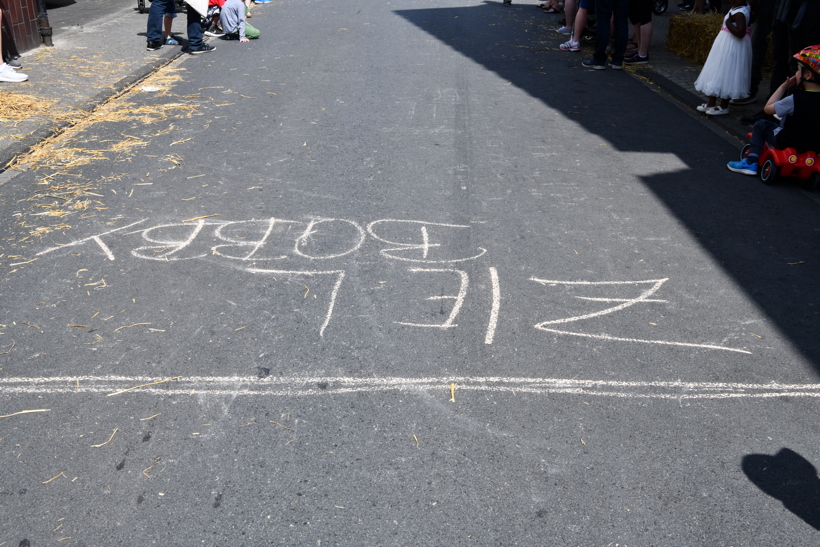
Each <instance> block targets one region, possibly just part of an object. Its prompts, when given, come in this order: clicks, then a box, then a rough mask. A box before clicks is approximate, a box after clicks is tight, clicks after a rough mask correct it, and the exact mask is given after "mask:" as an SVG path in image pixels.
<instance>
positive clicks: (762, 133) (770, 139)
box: [749, 120, 780, 158]
mask: <svg viewBox="0 0 820 547" xmlns="http://www.w3.org/2000/svg"><path fill="white" fill-rule="evenodd" d="M778 127H780V125H779V124H777V123H775V122H773V121H770V120H757V121H756V122H755V125H754V129H753V130H752V140H751V143H750V146H749V157H750V158H752V157H754V158H757V157H760V153H761V152H762V151H763V144H764V143H769V145H770V146H774V147H776V146H777V135H775V133H774V131H775V129H777V128H778Z"/></svg>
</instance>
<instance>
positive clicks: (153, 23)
mask: <svg viewBox="0 0 820 547" xmlns="http://www.w3.org/2000/svg"><path fill="white" fill-rule="evenodd" d="M186 11H187V12H188V49H189V50H191V49H199V48H201V47H202V45H203V42H202V26H201V25H200V24H199V20H200V15H199V13H198V12H197V11H196V10H195V9H194V8H192V7H191V6H188V7H187V8H186ZM174 12H176V6H174V0H154V1H153V2H151V9H150V10H148V31H147V32H146V36H147V38H148V41H149V42H160V43H161V42H162V18H163V17H164V16H165V14H166V13H174Z"/></svg>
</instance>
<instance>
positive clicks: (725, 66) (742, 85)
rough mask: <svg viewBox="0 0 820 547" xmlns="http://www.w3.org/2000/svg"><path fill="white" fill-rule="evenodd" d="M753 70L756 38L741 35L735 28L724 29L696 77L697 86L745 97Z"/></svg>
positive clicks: (708, 92)
mask: <svg viewBox="0 0 820 547" xmlns="http://www.w3.org/2000/svg"><path fill="white" fill-rule="evenodd" d="M751 73H752V41H751V40H750V39H749V35H748V34H747V35H746V36H744V37H743V38H742V39H738V38H737V37H736V36H735V35H733V34H732V33H731V32H729V31H726V30H721V31H720V33H718V36H717V38H715V43H714V44H712V49H711V51H709V57H708V58H707V59H706V64H704V65H703V70H701V71H700V76H698V79H697V80H695V89H697V90H698V91H700V92H701V93H703V94H704V95H708V96H709V97H720V98H721V99H743V98H745V97H748V96H749V85H750V84H751Z"/></svg>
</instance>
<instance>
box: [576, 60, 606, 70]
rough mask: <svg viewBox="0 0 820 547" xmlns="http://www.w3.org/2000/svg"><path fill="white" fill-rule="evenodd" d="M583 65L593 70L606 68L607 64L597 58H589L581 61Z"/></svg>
mask: <svg viewBox="0 0 820 547" xmlns="http://www.w3.org/2000/svg"><path fill="white" fill-rule="evenodd" d="M581 65H583V66H585V67H586V68H591V69H592V70H606V65H605V64H603V63H599V62H597V61H596V60H595V59H587V60H586V61H581Z"/></svg>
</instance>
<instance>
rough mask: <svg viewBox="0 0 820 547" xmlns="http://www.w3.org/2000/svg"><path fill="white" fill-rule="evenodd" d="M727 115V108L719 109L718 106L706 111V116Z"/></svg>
mask: <svg viewBox="0 0 820 547" xmlns="http://www.w3.org/2000/svg"><path fill="white" fill-rule="evenodd" d="M728 113H729V109H728V108H721V107H719V106H713V107H712V108H710V109H708V110H707V111H706V115H707V116H725V115H726V114H728Z"/></svg>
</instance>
